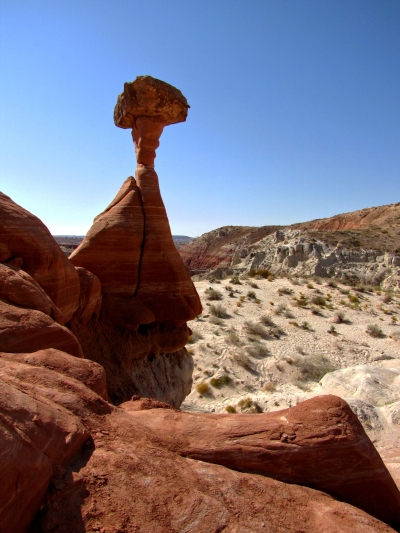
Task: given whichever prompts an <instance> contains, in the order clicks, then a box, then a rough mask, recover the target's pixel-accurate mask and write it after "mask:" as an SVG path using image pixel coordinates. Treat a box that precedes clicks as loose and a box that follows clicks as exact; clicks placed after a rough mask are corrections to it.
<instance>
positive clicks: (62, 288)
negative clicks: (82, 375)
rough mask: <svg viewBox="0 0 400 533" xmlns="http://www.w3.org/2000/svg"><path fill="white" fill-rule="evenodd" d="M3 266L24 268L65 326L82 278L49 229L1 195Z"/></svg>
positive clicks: (75, 301) (0, 260)
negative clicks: (44, 294) (58, 312)
mask: <svg viewBox="0 0 400 533" xmlns="http://www.w3.org/2000/svg"><path fill="white" fill-rule="evenodd" d="M0 263H7V264H9V265H13V266H16V267H20V268H22V269H23V270H24V271H25V272H27V273H28V274H29V275H30V276H31V277H32V278H33V279H34V280H35V281H36V282H37V283H38V284H39V285H40V286H41V288H42V289H43V290H44V291H45V293H46V294H47V295H48V296H49V297H50V298H51V300H52V301H53V303H54V304H55V306H56V307H57V308H58V309H59V310H60V311H61V313H62V317H63V318H62V323H63V324H65V323H66V322H68V320H69V319H70V318H71V317H72V315H73V314H74V312H75V310H76V308H77V305H78V298H79V290H80V289H79V278H78V274H77V273H76V270H75V269H74V267H73V265H72V264H71V263H70V262H69V261H68V259H67V257H66V256H65V254H64V253H63V252H62V250H61V248H60V247H59V246H58V244H57V243H56V241H55V240H54V238H53V237H52V236H51V234H50V232H49V230H48V229H47V228H46V226H45V225H44V224H43V222H41V221H40V220H39V219H38V218H37V217H35V216H34V215H32V214H31V213H29V211H26V210H25V209H23V208H22V207H20V206H19V205H17V204H16V203H14V202H13V201H12V200H11V198H9V197H8V196H6V195H5V194H3V193H1V192H0Z"/></svg>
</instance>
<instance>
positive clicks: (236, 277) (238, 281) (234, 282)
mask: <svg viewBox="0 0 400 533" xmlns="http://www.w3.org/2000/svg"><path fill="white" fill-rule="evenodd" d="M229 281H230V283H232V285H241V284H242V282H241V281H240V279H239V277H238V276H233V278H231V279H230V280H229Z"/></svg>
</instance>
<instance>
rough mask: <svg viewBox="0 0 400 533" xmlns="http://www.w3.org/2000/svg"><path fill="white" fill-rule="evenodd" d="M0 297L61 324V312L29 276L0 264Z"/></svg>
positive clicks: (19, 270)
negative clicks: (34, 310) (39, 312)
mask: <svg viewBox="0 0 400 533" xmlns="http://www.w3.org/2000/svg"><path fill="white" fill-rule="evenodd" d="M0 297H1V298H3V299H4V300H7V301H8V302H11V303H12V304H16V305H18V306H20V307H28V308H30V309H36V310H38V311H41V312H42V313H45V314H46V315H48V316H51V317H52V318H53V319H54V320H55V321H56V322H62V320H63V316H62V314H61V311H60V310H59V309H58V308H57V307H56V306H55V305H54V303H53V302H52V301H51V299H50V298H49V297H48V296H47V294H46V293H45V292H44V290H43V289H42V288H41V286H40V285H39V283H37V282H36V281H35V280H34V279H33V278H32V277H31V276H30V275H29V274H27V273H26V272H25V271H24V270H22V269H20V268H16V267H14V266H9V265H5V264H3V263H0Z"/></svg>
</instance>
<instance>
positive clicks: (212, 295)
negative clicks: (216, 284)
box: [204, 287, 222, 300]
mask: <svg viewBox="0 0 400 533" xmlns="http://www.w3.org/2000/svg"><path fill="white" fill-rule="evenodd" d="M204 294H205V295H206V299H207V300H222V294H221V293H220V292H219V291H217V290H215V289H213V288H212V287H209V288H208V289H206V290H205V291H204Z"/></svg>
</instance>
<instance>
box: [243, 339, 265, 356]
mask: <svg viewBox="0 0 400 533" xmlns="http://www.w3.org/2000/svg"><path fill="white" fill-rule="evenodd" d="M245 350H246V352H247V353H248V355H250V356H251V357H256V358H260V357H266V356H268V355H270V351H269V350H268V348H267V347H266V346H264V344H262V343H261V342H254V343H252V344H250V345H249V346H246V347H245Z"/></svg>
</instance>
